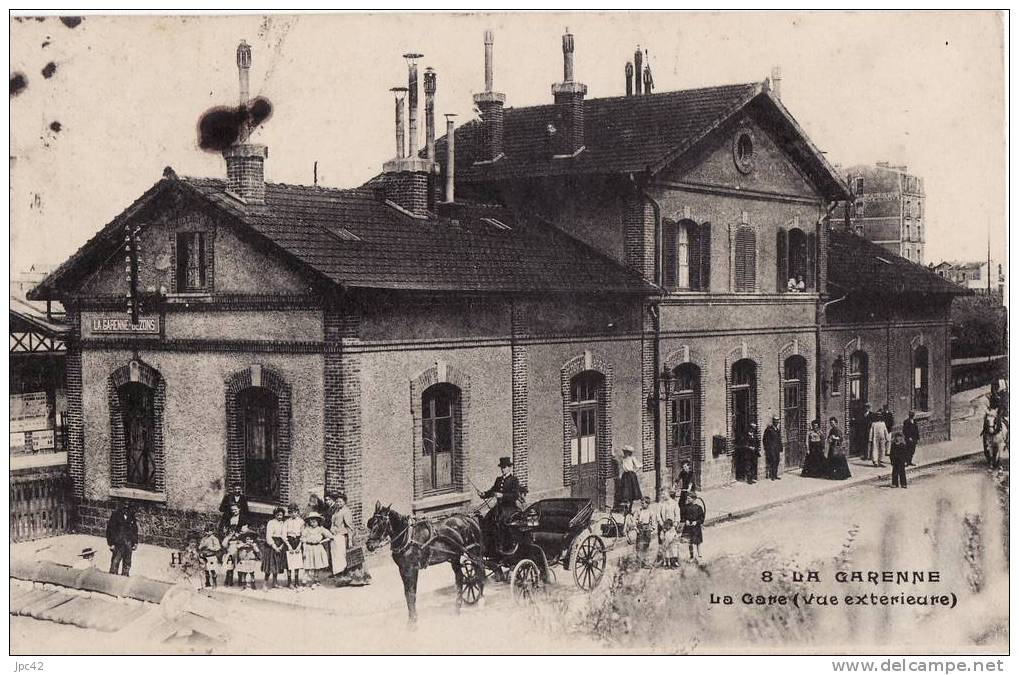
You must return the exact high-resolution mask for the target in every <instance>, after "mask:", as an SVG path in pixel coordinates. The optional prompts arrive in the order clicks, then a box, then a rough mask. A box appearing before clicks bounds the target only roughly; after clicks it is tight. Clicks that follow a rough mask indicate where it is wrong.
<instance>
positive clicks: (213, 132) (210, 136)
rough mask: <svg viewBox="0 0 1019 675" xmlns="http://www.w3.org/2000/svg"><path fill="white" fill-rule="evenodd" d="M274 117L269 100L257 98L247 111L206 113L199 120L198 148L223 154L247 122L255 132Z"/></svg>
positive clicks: (221, 110)
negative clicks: (259, 126)
mask: <svg viewBox="0 0 1019 675" xmlns="http://www.w3.org/2000/svg"><path fill="white" fill-rule="evenodd" d="M271 115H272V104H271V103H270V102H269V99H266V98H261V97H259V98H256V99H255V100H253V101H252V102H251V105H249V106H248V108H247V109H244V108H227V107H222V106H221V107H217V108H212V109H210V110H207V111H205V113H203V114H202V116H201V118H200V119H199V120H198V147H200V148H201V149H202V150H207V151H209V152H222V151H223V150H226V149H227V148H229V147H230V146H231V145H233V144H234V143H235V142H236V141H237V139H238V137H239V136H240V132H241V127H242V126H243V125H244V124H245V122H247V123H248V124H249V125H250V127H251V129H252V130H254V129H255V128H256V127H257V126H258V125H260V124H261V123H262V122H265V121H266V120H267V119H269V117H270V116H271Z"/></svg>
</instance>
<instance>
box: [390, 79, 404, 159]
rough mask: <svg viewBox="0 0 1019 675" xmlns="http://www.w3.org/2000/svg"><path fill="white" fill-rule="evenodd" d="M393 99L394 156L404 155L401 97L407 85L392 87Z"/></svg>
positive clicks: (402, 97)
mask: <svg viewBox="0 0 1019 675" xmlns="http://www.w3.org/2000/svg"><path fill="white" fill-rule="evenodd" d="M389 91H391V92H393V100H394V102H395V107H396V158H397V159H400V158H401V157H405V156H406V154H405V153H404V145H403V125H404V121H403V99H404V97H405V96H406V94H407V87H393V88H392V89H390V90H389Z"/></svg>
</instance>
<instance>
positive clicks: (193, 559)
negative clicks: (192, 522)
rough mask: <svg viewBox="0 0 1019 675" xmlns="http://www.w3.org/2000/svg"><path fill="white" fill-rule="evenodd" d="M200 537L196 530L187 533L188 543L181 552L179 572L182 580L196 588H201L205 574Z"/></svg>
mask: <svg viewBox="0 0 1019 675" xmlns="http://www.w3.org/2000/svg"><path fill="white" fill-rule="evenodd" d="M198 544H199V539H198V535H197V534H196V533H194V532H189V533H188V535H187V543H186V544H185V545H184V550H183V551H182V552H181V554H180V566H179V567H178V568H177V573H178V574H179V576H180V581H181V582H182V583H184V584H185V585H186V586H190V587H191V588H192V589H194V590H196V591H197V590H201V588H202V586H203V581H204V576H205V560H203V559H202V552H201V551H200V550H198Z"/></svg>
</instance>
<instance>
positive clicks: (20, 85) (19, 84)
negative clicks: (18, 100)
mask: <svg viewBox="0 0 1019 675" xmlns="http://www.w3.org/2000/svg"><path fill="white" fill-rule="evenodd" d="M27 86H28V80H26V79H25V76H24V75H22V74H21V73H14V74H13V75H11V96H17V95H18V94H20V93H21V92H22V91H24V90H25V87H27Z"/></svg>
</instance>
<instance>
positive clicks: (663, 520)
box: [658, 488, 682, 568]
mask: <svg viewBox="0 0 1019 675" xmlns="http://www.w3.org/2000/svg"><path fill="white" fill-rule="evenodd" d="M681 520H682V517H681V514H680V512H679V502H677V501H676V491H675V490H665V489H664V488H663V489H662V499H661V501H660V503H659V504H658V546H659V548H658V550H659V552H660V553H659V555H660V557H661V559H662V565H663V566H664V567H670V568H671V567H678V566H679V541H678V538H679V533H678V531H677V530H678V528H679V526H680V522H681Z"/></svg>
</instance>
